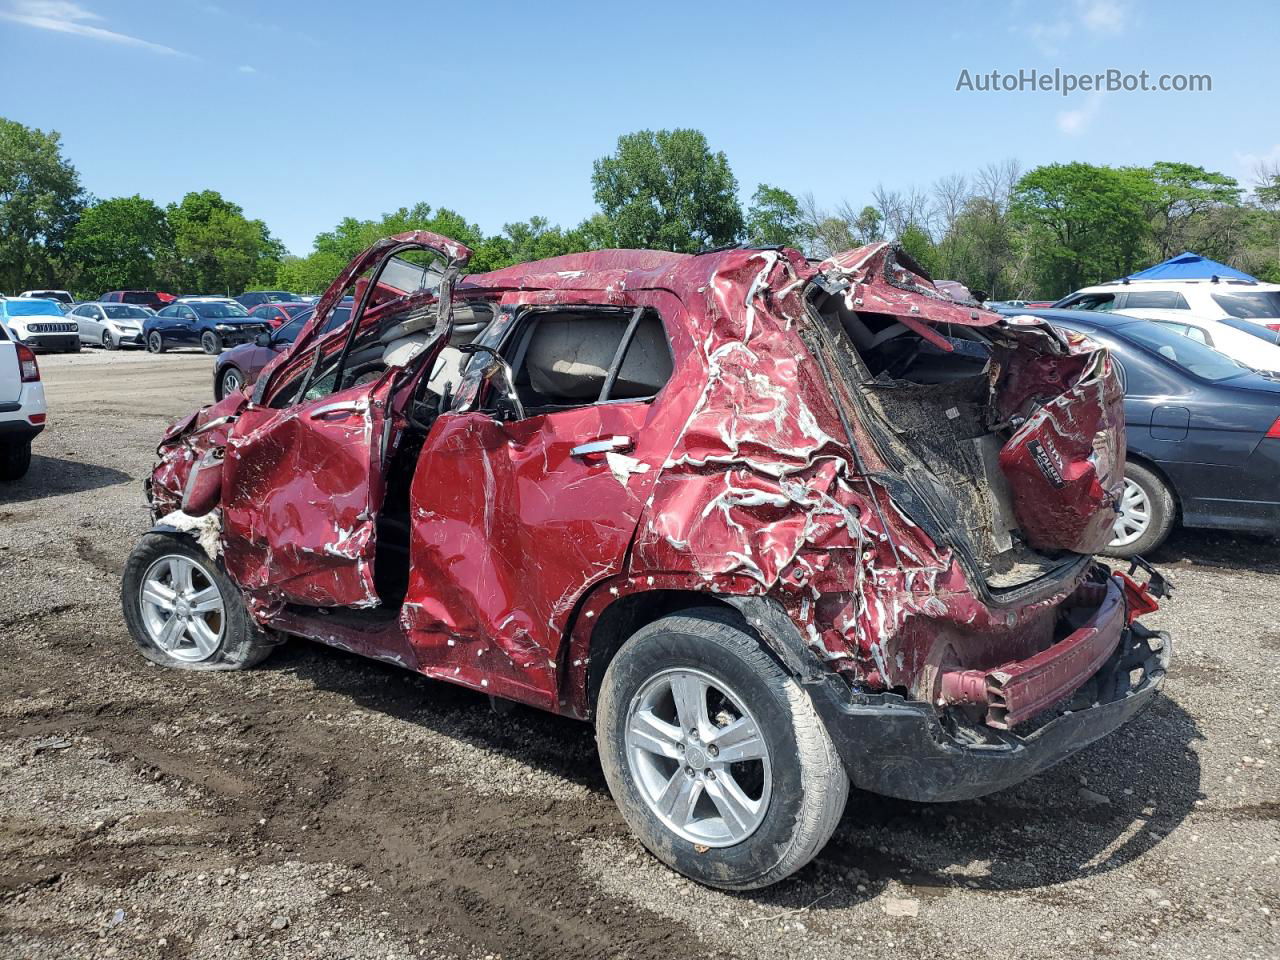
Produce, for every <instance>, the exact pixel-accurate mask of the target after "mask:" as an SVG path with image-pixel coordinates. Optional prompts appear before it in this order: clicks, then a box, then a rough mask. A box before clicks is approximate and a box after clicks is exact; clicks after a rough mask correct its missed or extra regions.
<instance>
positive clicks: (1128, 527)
mask: <svg viewBox="0 0 1280 960" xmlns="http://www.w3.org/2000/svg"><path fill="white" fill-rule="evenodd" d="M1150 526H1151V498H1150V497H1149V496H1147V491H1145V490H1143V489H1142V487H1140V486H1138V485H1137V484H1136V483H1134V482H1133V481H1132V480H1130V479H1129V478H1128V477H1125V480H1124V492H1123V493H1122V494H1121V495H1120V511H1119V513H1117V514H1116V519H1115V523H1114V524H1112V528H1111V529H1112V533H1113V534H1114V536H1113V537H1112V540H1111V544H1110V545H1111V546H1112V547H1127V546H1128V545H1129V544H1131V543H1133V542H1134V541H1136V540H1138V539H1139V538H1140V537H1141V536H1142V535H1143V534H1145V533H1146V532H1147V529H1148V528H1149V527H1150Z"/></svg>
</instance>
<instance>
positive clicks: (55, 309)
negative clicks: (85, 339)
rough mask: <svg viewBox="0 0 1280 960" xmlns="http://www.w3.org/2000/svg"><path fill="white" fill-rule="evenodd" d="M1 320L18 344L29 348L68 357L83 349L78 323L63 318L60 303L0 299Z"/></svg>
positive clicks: (11, 298) (14, 298) (54, 301)
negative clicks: (23, 344) (59, 353)
mask: <svg viewBox="0 0 1280 960" xmlns="http://www.w3.org/2000/svg"><path fill="white" fill-rule="evenodd" d="M0 320H3V321H4V323H5V325H6V326H7V327H8V328H9V333H10V334H11V335H12V336H13V338H14V339H15V340H18V341H20V342H22V343H25V344H26V345H27V346H28V347H33V348H35V349H38V350H60V351H63V352H64V353H65V352H72V353H73V352H75V351H76V350H79V349H80V333H79V329H78V328H77V327H76V322H75V321H74V320H70V319H68V318H67V317H66V316H64V315H63V313H62V308H61V306H60V305H59V303H58V301H57V300H35V299H31V298H27V299H23V298H20V297H8V298H5V299H0Z"/></svg>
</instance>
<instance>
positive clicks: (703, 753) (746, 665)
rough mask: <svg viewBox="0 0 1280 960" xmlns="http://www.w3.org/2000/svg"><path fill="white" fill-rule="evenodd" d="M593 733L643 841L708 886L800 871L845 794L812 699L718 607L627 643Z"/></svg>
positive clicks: (675, 619) (740, 886)
mask: <svg viewBox="0 0 1280 960" xmlns="http://www.w3.org/2000/svg"><path fill="white" fill-rule="evenodd" d="M596 739H597V742H598V743H599V748H600V759H601V763H602V766H603V768H604V774H605V779H606V780H607V781H608V783H609V790H610V792H611V793H612V794H613V798H614V800H615V801H616V802H617V804H618V807H619V809H620V810H621V811H622V815H623V817H624V818H625V819H626V821H627V823H628V825H629V826H630V827H631V829H632V831H633V832H634V833H635V834H636V836H637V837H639V839H640V842H641V843H643V844H644V845H645V846H646V847H647V848H648V849H649V850H650V852H652V853H653V854H654V855H655V856H656V857H658V859H660V860H662V861H664V862H665V863H667V864H668V865H669V866H671V867H673V868H675V869H676V870H678V871H679V872H680V873H683V874H684V875H685V876H687V877H689V878H691V879H693V880H696V881H698V882H699V883H704V884H706V885H708V886H712V887H720V888H723V889H728V890H751V889H756V888H759V887H765V886H768V885H770V884H772V883H776V882H778V881H779V880H782V879H783V878H784V877H787V876H789V875H790V874H792V873H794V872H795V871H796V870H799V869H800V868H801V867H803V866H804V865H805V864H806V863H808V862H809V861H810V860H811V859H813V857H814V856H816V855H817V853H818V851H820V850H821V849H822V847H823V846H824V845H825V844H826V842H827V840H828V839H829V838H830V837H831V834H832V832H833V831H834V830H835V828H836V824H837V823H838V822H839V820H840V815H841V814H842V813H843V811H844V805H845V800H846V798H847V796H848V790H849V781H848V778H847V777H846V776H845V772H844V769H843V767H842V766H841V763H840V759H839V757H838V756H837V754H836V751H835V747H834V745H833V744H832V742H831V738H830V736H829V735H828V734H827V730H826V727H825V726H824V725H823V723H822V720H821V719H820V718H819V717H818V715H817V713H816V712H815V711H814V709H813V705H812V703H811V702H810V700H809V698H808V695H807V694H806V693H805V692H804V691H803V690H801V689H800V686H799V684H798V683H796V681H795V679H794V678H792V677H791V676H790V675H788V674H787V673H786V672H785V671H784V670H783V669H782V668H781V667H780V666H779V665H778V664H777V663H776V662H775V661H774V660H773V658H772V657H770V656H769V654H768V653H766V652H765V650H764V649H762V648H761V646H760V643H759V642H758V641H757V639H756V638H755V637H754V636H753V635H752V634H751V633H750V632H749V631H748V630H747V629H746V627H745V625H744V624H742V623H741V621H739V620H737V619H734V618H732V617H730V616H727V615H725V614H724V613H722V612H721V611H718V610H714V609H706V610H694V611H690V612H687V613H682V614H678V615H674V616H669V617H664V618H663V619H661V620H658V621H656V622H654V623H652V624H650V625H648V626H646V627H644V628H642V629H641V630H639V631H638V632H637V633H636V634H635V635H633V636H632V637H631V638H630V639H629V640H628V641H627V642H626V643H625V644H624V645H623V646H622V649H621V650H619V651H618V654H617V656H616V657H614V659H613V661H612V662H611V663H610V664H609V667H608V670H607V671H606V672H605V676H604V681H603V684H602V686H601V690H600V699H599V703H598V705H597V712H596Z"/></svg>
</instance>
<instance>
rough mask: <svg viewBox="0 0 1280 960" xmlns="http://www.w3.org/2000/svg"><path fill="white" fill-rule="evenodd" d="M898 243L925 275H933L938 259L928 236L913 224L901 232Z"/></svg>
mask: <svg viewBox="0 0 1280 960" xmlns="http://www.w3.org/2000/svg"><path fill="white" fill-rule="evenodd" d="M898 243H899V244H901V245H902V249H903V251H905V252H906V254H907V256H909V257H910V258H911V259H912V260H914V261H915V262H916V263H918V264H919V265H920V266H921V267H923V268H924V271H925V273H927V274H929V275H930V276H933V275H934V270H935V269H936V268H937V266H938V257H937V251H936V250H935V249H934V246H933V240H932V239H931V238H930V237H929V234H927V233H926V232H925V231H924V230H923V229H922V228H921V227H918V226H917V225H916V224H914V223H912V224H908V225H907V228H906V229H905V230H903V231H902V235H901V236H900V237H898ZM944 279H951V278H949V277H948V278H944Z"/></svg>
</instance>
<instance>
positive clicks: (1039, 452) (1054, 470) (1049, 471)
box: [1027, 440, 1066, 490]
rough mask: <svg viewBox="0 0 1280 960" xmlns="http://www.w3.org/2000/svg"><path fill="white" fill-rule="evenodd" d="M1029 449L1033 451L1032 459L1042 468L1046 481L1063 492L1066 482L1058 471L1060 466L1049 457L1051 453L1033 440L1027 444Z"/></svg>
mask: <svg viewBox="0 0 1280 960" xmlns="http://www.w3.org/2000/svg"><path fill="white" fill-rule="evenodd" d="M1027 449H1029V450H1030V451H1031V457H1032V459H1034V460H1035V462H1036V466H1037V467H1039V468H1040V472H1041V473H1043V474H1044V477H1045V479H1046V480H1048V481H1049V482H1050V483H1051V484H1053V486H1054V488H1055V489H1058V490H1061V489H1062V488H1063V487H1064V486H1066V481H1065V480H1063V479H1062V471H1061V470H1059V469H1058V465H1057V464H1056V463H1054V462H1053V458H1052V457H1051V456H1049V451H1047V450H1046V449H1045V448H1044V445H1043V444H1041V443H1040V441H1039V440H1032V441H1031V442H1030V443H1028V444H1027Z"/></svg>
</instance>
